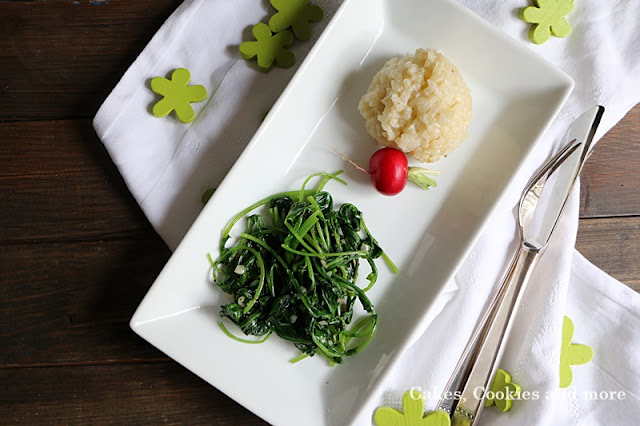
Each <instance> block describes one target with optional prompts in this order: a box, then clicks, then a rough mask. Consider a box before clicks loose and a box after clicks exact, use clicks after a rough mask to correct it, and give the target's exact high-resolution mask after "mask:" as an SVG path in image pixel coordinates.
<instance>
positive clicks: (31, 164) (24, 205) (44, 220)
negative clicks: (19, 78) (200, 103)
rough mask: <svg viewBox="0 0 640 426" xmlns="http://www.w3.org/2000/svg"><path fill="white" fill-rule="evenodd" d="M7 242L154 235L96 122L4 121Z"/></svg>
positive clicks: (0, 217)
mask: <svg viewBox="0 0 640 426" xmlns="http://www.w3.org/2000/svg"><path fill="white" fill-rule="evenodd" d="M0 205H1V206H2V214H0V242H7V241H42V240H56V239H71V238H76V239H79V238H85V239H86V238H106V237H112V236H129V235H134V236H140V235H146V236H152V235H155V234H154V232H153V230H152V228H151V226H150V225H149V223H148V221H147V219H146V218H145V216H144V214H143V213H142V211H141V210H140V208H139V207H138V204H137V203H136V201H135V200H134V199H133V196H132V195H131V194H130V193H129V191H128V189H127V188H126V186H125V184H124V181H123V180H122V177H121V176H120V174H119V173H118V171H117V169H116V167H115V166H114V165H113V163H112V162H111V159H110V158H109V155H108V154H107V152H106V150H105V148H104V146H103V145H102V143H101V142H100V140H99V139H98V137H97V136H96V134H95V132H94V131H93V128H92V126H91V122H90V120H65V121H41V122H22V123H5V124H0Z"/></svg>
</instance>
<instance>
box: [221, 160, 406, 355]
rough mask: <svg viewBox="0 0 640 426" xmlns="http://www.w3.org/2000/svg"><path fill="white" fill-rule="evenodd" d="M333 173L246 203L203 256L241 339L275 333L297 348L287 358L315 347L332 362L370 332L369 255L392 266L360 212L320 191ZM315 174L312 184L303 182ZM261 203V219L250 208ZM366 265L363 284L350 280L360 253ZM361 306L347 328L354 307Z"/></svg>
mask: <svg viewBox="0 0 640 426" xmlns="http://www.w3.org/2000/svg"><path fill="white" fill-rule="evenodd" d="M340 173H342V171H339V172H336V173H334V174H328V173H316V174H314V175H311V176H310V177H309V178H308V179H307V180H306V181H305V182H304V184H303V185H302V188H301V189H300V190H299V191H291V192H283V193H280V194H275V195H273V196H271V197H267V198H265V199H263V200H260V201H258V202H257V203H255V204H253V205H251V206H249V207H248V208H246V209H244V210H243V211H242V212H240V213H239V214H238V215H237V216H236V217H234V218H233V219H232V220H231V221H230V222H229V224H228V225H227V227H226V228H225V229H224V230H223V234H222V238H221V243H220V256H219V257H218V259H216V260H215V261H214V260H212V259H211V257H209V260H210V262H211V266H212V269H213V277H214V280H215V282H216V284H217V285H218V287H220V289H222V290H223V291H224V292H226V293H229V294H230V295H232V296H233V302H231V303H228V304H226V305H223V306H222V307H221V309H220V315H221V316H222V317H226V318H228V319H229V320H231V321H232V322H233V323H234V324H235V325H236V326H237V327H238V328H239V329H240V330H241V331H242V332H243V333H244V334H245V335H248V336H257V337H263V336H264V337H263V338H262V339H261V340H246V339H242V338H239V337H236V336H233V335H232V334H231V333H230V332H229V330H227V329H226V327H224V325H223V324H222V323H221V327H223V331H224V332H225V333H226V334H228V335H229V336H231V337H232V338H234V339H236V340H239V341H242V342H247V343H261V342H263V341H265V340H266V339H267V337H269V335H270V334H271V333H275V334H277V335H278V336H280V337H281V338H282V339H285V340H288V341H290V342H292V343H293V344H294V345H295V346H296V347H297V348H298V349H299V350H300V352H302V354H301V355H300V356H298V357H296V358H295V359H294V360H292V362H297V361H299V360H301V359H303V358H305V357H306V356H313V355H314V354H316V353H319V354H321V355H323V356H325V357H326V358H328V359H329V360H330V361H331V362H332V363H342V362H343V361H344V357H347V356H351V355H355V354H356V353H358V352H359V351H360V350H362V349H363V348H364V347H365V346H366V345H367V344H368V343H369V342H370V340H371V338H372V337H373V335H374V333H375V330H376V326H377V322H378V316H377V314H376V312H375V309H374V306H373V304H372V303H371V301H370V300H369V298H368V297H367V296H366V294H365V293H366V291H367V290H369V289H370V288H371V287H372V286H373V284H374V283H375V282H376V280H377V278H378V269H377V267H376V265H375V263H374V260H375V259H377V258H380V257H382V258H383V259H384V260H385V262H387V263H388V264H389V266H390V268H391V269H392V271H393V272H394V273H397V271H398V269H397V267H396V266H395V265H394V264H393V263H392V262H391V261H390V260H389V258H388V257H387V256H386V255H385V254H384V252H383V250H382V248H381V247H380V246H379V244H378V242H377V241H376V240H375V238H374V237H373V236H372V235H371V233H370V232H369V230H368V229H367V227H366V225H365V223H364V220H363V218H362V212H360V210H358V209H357V208H356V207H355V206H354V205H352V204H349V203H345V204H342V205H341V206H340V208H338V209H334V205H333V198H332V197H331V195H330V194H329V193H328V192H325V191H323V188H324V185H325V184H326V183H327V182H328V181H329V180H337V181H339V182H341V183H343V184H345V185H346V182H344V181H343V180H341V179H340V178H338V175H339V174H340ZM314 177H319V178H320V181H319V183H318V186H317V188H316V189H315V190H307V189H305V187H306V185H307V183H308V182H309V180H310V179H312V178H314ZM265 205H268V220H265V219H264V218H263V216H262V215H260V214H250V213H251V212H252V211H253V210H255V209H257V208H259V207H261V206H265ZM243 217H246V222H247V228H246V230H245V232H243V233H241V234H240V236H239V238H238V239H237V241H236V242H235V244H234V245H233V246H231V247H226V246H225V245H226V243H227V241H228V240H229V238H230V236H229V235H230V233H231V230H232V229H233V227H234V226H235V225H236V224H237V223H238V222H239V221H240V220H241V219H242V218H243ZM361 259H364V260H366V261H367V263H368V264H369V265H370V268H371V272H370V273H369V274H368V276H367V277H366V279H367V281H368V285H367V287H366V288H364V289H362V288H360V287H359V286H357V285H356V279H357V277H358V271H359V268H360V260H361ZM356 303H359V304H360V305H361V306H362V308H363V310H364V311H365V313H366V314H365V316H364V317H363V318H361V319H360V320H359V321H358V322H357V323H356V324H355V325H354V326H353V327H351V329H349V326H350V324H351V322H352V320H353V318H354V308H355V307H356Z"/></svg>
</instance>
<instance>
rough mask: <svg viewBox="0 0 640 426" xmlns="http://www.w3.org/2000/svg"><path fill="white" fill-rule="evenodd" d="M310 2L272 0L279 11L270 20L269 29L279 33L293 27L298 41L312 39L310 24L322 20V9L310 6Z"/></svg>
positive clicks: (307, 0) (301, 0) (305, 0)
mask: <svg viewBox="0 0 640 426" xmlns="http://www.w3.org/2000/svg"><path fill="white" fill-rule="evenodd" d="M308 3H309V0H271V5H272V6H273V7H274V8H275V9H276V10H277V11H278V13H276V14H275V15H273V16H272V17H271V19H269V28H271V31H273V32H274V33H279V32H280V31H282V30H286V29H287V28H289V27H291V29H292V30H293V34H294V35H295V36H296V38H297V39H298V40H309V39H310V38H311V24H310V22H317V21H319V20H321V19H322V15H323V13H322V9H320V7H318V6H316V5H313V4H308Z"/></svg>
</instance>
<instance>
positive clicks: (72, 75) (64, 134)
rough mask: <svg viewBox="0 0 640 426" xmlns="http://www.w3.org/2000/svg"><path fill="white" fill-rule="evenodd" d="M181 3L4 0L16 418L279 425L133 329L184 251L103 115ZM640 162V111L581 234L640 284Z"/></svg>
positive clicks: (3, 194) (589, 252)
mask: <svg viewBox="0 0 640 426" xmlns="http://www.w3.org/2000/svg"><path fill="white" fill-rule="evenodd" d="M180 3H181V0H153V1H152V0H129V1H123V0H122V1H121V0H112V1H111V2H109V1H103V2H93V1H86V0H80V1H71V0H32V1H6V0H0V313H1V314H0V381H1V383H2V384H1V385H0V386H1V391H0V423H5V422H6V423H28V424H44V423H60V424H93V423H119V424H122V423H135V424H141V423H159V422H168V423H206V424H219V425H223V424H248V425H250V424H263V422H262V421H261V420H260V419H258V418H257V417H255V416H254V415H252V414H251V413H249V412H248V411H246V410H245V409H244V408H242V407H241V406H239V405H238V404H236V403H235V402H234V401H232V400H230V399H229V398H227V397H226V396H224V395H223V394H222V393H220V392H219V391H217V390H216V389H214V388H212V387H211V386H209V385H207V384H205V383H204V382H203V381H202V380H200V379H199V378H197V377H196V376H194V375H193V374H191V373H190V372H188V371H187V370H185V369H184V368H182V367H181V366H179V365H178V364H176V363H175V362H173V361H172V360H170V359H168V358H167V357H166V356H165V355H164V354H162V353H161V352H159V351H157V350H155V349H154V348H153V347H151V345H149V344H148V343H146V342H145V341H143V340H142V339H140V338H139V337H137V336H136V335H135V334H134V333H133V332H132V331H131V330H130V329H129V327H128V320H129V318H130V317H131V315H132V314H133V312H134V310H135V308H136V306H137V305H138V303H139V302H140V301H141V299H142V297H143V296H144V294H145V293H146V291H147V290H148V289H149V287H150V285H151V284H152V282H153V280H154V278H155V277H156V275H157V274H158V273H159V271H160V270H161V268H162V266H163V265H164V263H165V262H166V260H167V259H168V258H169V255H170V252H169V250H168V249H167V247H166V246H165V245H164V244H163V242H162V241H161V240H160V239H159V238H158V236H157V235H156V234H155V233H154V231H153V229H152V228H151V226H150V225H149V223H148V222H147V220H146V219H145V217H144V215H143V213H142V212H141V210H140V209H139V207H138V205H137V204H136V202H135V201H134V199H133V197H132V196H131V194H130V193H129V192H128V191H127V188H126V187H125V185H124V182H123V180H122V178H121V177H120V175H119V174H118V171H117V170H116V168H115V166H114V165H113V163H112V162H111V161H110V159H109V157H108V155H107V153H106V151H105V149H104V147H103V146H102V144H101V143H100V141H99V140H98V138H97V136H96V135H95V133H94V131H93V128H92V126H91V119H92V117H93V116H94V115H95V113H96V111H97V109H98V107H99V105H100V103H101V102H102V101H103V100H104V99H105V97H106V95H107V94H108V93H109V92H110V90H111V89H112V88H113V87H114V85H115V84H116V83H117V81H118V80H119V78H120V76H121V75H122V74H123V73H124V71H125V70H126V69H127V67H128V66H129V64H130V63H131V62H132V61H133V60H134V59H135V57H136V56H137V54H138V53H139V52H140V51H141V50H142V49H143V48H144V46H145V45H146V43H147V42H148V41H149V40H150V38H151V37H152V35H153V34H154V33H155V31H156V30H157V29H158V28H159V27H160V26H161V25H162V23H163V21H164V20H165V19H166V18H167V17H168V16H169V15H170V14H171V12H172V11H173V10H174V9H175V8H176V7H177V6H178V5H179V4H180ZM639 165H640V106H636V107H635V108H634V109H633V110H632V111H631V112H630V113H629V114H628V115H627V116H626V117H625V119H623V120H622V121H621V122H620V123H619V124H618V125H617V126H616V127H615V128H614V129H613V130H611V131H610V132H609V133H608V134H607V135H606V136H605V138H604V139H603V140H602V141H601V142H600V144H599V145H598V147H597V149H596V151H595V153H594V155H593V156H592V157H591V159H590V160H589V162H588V163H587V166H586V169H585V171H584V174H583V179H582V202H581V208H580V215H581V219H580V228H579V233H578V241H577V247H578V249H579V250H580V251H581V252H582V253H583V254H584V255H585V256H586V257H587V258H588V259H589V260H591V261H592V262H593V263H595V264H596V265H598V266H599V267H601V268H602V269H604V270H605V271H606V272H608V273H609V274H611V275H612V276H614V277H615V278H617V279H619V280H621V281H622V282H624V283H626V284H628V285H629V286H630V287H632V288H634V289H636V290H639V289H640V262H639V261H638V259H640V238H638V237H639V236H640V191H639V189H640V183H639V182H640V167H638V166H639ZM256 397H260V396H259V395H257V396H256Z"/></svg>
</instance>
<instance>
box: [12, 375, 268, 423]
mask: <svg viewBox="0 0 640 426" xmlns="http://www.w3.org/2000/svg"><path fill="white" fill-rule="evenodd" d="M0 382H1V383H2V384H1V385H0V389H2V390H1V391H0V392H1V396H0V398H1V399H2V404H0V418H1V419H2V421H1V422H2V423H3V424H33V425H43V424H47V425H94V424H113V425H124V424H131V425H142V424H149V425H154V424H189V425H195V424H207V425H220V426H223V425H240V424H241V425H266V423H265V422H264V421H262V420H260V419H259V418H257V417H256V416H254V415H253V414H251V413H250V412H249V411H247V410H246V409H244V408H243V407H241V406H240V405H238V404H237V403H236V402H234V401H233V400H231V399H229V398H228V397H226V396H225V395H224V394H222V393H221V392H220V391H218V390H216V389H215V388H213V387H212V386H210V385H208V384H207V383H205V382H204V381H203V380H201V379H199V378H198V377H196V376H195V375H193V374H192V373H190V372H189V371H187V370H186V369H185V368H183V367H181V366H179V365H177V364H175V363H162V364H137V365H94V366H75V367H59V368H15V369H0ZM246 391H247V393H248V394H249V396H250V397H252V398H263V395H257V394H255V393H254V394H252V393H251V388H250V387H247V390H246Z"/></svg>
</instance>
